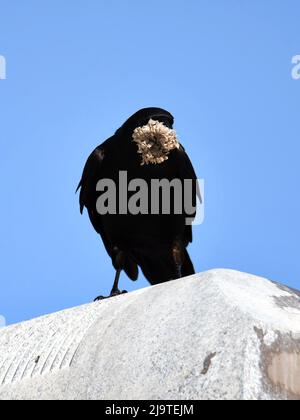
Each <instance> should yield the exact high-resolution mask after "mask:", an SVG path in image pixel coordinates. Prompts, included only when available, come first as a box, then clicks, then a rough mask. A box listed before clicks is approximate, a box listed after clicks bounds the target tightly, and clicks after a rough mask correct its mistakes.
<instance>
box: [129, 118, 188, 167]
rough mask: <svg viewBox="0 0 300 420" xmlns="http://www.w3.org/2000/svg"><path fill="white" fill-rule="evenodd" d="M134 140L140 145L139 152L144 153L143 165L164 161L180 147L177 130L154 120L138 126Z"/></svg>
mask: <svg viewBox="0 0 300 420" xmlns="http://www.w3.org/2000/svg"><path fill="white" fill-rule="evenodd" d="M133 141H134V142H135V143H136V144H137V145H138V153H139V154H140V155H142V163H141V165H148V164H160V163H163V162H165V161H166V160H168V159H169V157H168V155H169V153H170V152H171V151H172V150H174V149H179V147H180V145H179V141H178V138H177V134H176V131H175V130H171V129H170V128H168V127H166V126H165V125H164V124H163V123H161V122H159V121H154V120H150V121H149V122H148V124H147V125H145V126H143V127H138V128H136V129H135V130H134V132H133Z"/></svg>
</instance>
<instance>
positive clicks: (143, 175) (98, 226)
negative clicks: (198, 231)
mask: <svg viewBox="0 0 300 420" xmlns="http://www.w3.org/2000/svg"><path fill="white" fill-rule="evenodd" d="M173 124H174V118H173V116H172V115H171V114H170V113H169V112H168V111H165V110H164V109H161V108H145V109H142V110H140V111H138V112H137V113H135V114H134V115H133V116H132V117H130V118H129V119H128V120H127V121H126V122H125V123H124V124H123V125H122V126H121V127H120V128H119V129H118V130H117V131H116V133H115V134H114V135H113V136H112V137H110V138H109V139H108V140H106V141H105V142H104V143H103V144H101V145H100V146H98V147H97V148H96V149H95V150H94V151H93V152H92V154H91V155H90V157H89V158H88V160H87V162H86V165H85V168H84V171H83V175H82V178H81V181H80V183H79V186H78V189H77V191H78V190H80V211H81V213H82V212H83V210H84V208H86V209H87V211H88V214H89V218H90V221H91V223H92V225H93V227H94V229H95V230H96V232H97V233H98V234H99V235H100V236H101V237H102V240H103V243H104V246H105V248H106V251H107V253H108V255H109V256H110V258H111V260H112V264H113V266H114V268H115V269H116V277H115V281H114V284H113V288H112V291H111V295H110V296H116V295H119V294H121V293H126V291H123V292H121V291H120V290H119V287H118V283H119V278H120V274H121V272H122V271H124V272H125V273H126V274H127V275H128V277H129V278H130V279H131V280H133V281H135V280H137V278H138V267H140V269H141V270H142V272H143V274H144V275H145V277H146V278H147V280H148V281H149V282H150V284H152V285H154V284H158V283H162V282H166V281H169V280H172V279H177V278H180V277H184V276H188V275H192V274H194V273H195V271H194V267H193V264H192V261H191V259H190V256H189V254H188V251H187V246H188V245H189V243H191V242H192V226H191V224H192V221H193V219H194V218H195V215H196V200H197V194H198V195H199V190H198V184H197V177H196V174H195V171H194V169H193V166H192V164H191V161H190V159H189V157H188V155H187V153H186V152H185V150H184V148H183V146H182V145H181V144H180V142H179V140H178V138H177V134H176V132H175V130H173ZM187 186H189V188H188V187H187ZM187 190H188V191H187ZM199 196H200V195H199ZM97 299H103V297H99V298H97Z"/></svg>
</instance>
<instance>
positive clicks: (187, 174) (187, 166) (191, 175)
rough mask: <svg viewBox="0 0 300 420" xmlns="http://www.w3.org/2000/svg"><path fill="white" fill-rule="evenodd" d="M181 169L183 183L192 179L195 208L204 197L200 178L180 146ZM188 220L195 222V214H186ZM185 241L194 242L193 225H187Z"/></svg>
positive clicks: (180, 175) (180, 176)
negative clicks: (199, 182) (200, 186)
mask: <svg viewBox="0 0 300 420" xmlns="http://www.w3.org/2000/svg"><path fill="white" fill-rule="evenodd" d="M178 168H179V179H181V181H182V182H184V180H185V179H191V180H193V197H192V199H193V206H196V204H197V198H198V199H199V201H200V203H202V197H201V192H200V189H199V184H198V178H197V175H196V172H195V170H194V167H193V165H192V162H191V160H190V158H189V156H188V154H187V153H186V151H185V149H184V147H183V146H182V145H180V164H179V165H178ZM186 217H187V218H190V219H191V220H194V219H195V217H196V212H195V214H192V215H188V214H186ZM185 239H186V241H188V242H192V241H193V231H192V225H186V228H185Z"/></svg>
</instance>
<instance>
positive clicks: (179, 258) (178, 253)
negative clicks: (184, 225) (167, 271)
mask: <svg viewBox="0 0 300 420" xmlns="http://www.w3.org/2000/svg"><path fill="white" fill-rule="evenodd" d="M172 257H173V261H174V264H175V273H174V280H176V279H180V278H181V277H182V266H183V263H184V246H183V243H182V241H181V240H180V239H176V240H175V241H174V242H173V245H172Z"/></svg>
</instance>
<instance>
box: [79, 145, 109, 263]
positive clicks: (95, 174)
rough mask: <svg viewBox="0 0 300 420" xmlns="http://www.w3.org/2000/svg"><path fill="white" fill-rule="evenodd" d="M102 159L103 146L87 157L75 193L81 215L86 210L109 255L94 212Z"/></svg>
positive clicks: (99, 219)
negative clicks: (78, 193) (77, 197)
mask: <svg viewBox="0 0 300 420" xmlns="http://www.w3.org/2000/svg"><path fill="white" fill-rule="evenodd" d="M104 158H105V151H104V148H103V145H101V146H99V147H97V148H96V149H95V150H94V151H93V153H92V154H91V155H90V156H89V158H88V160H87V162H86V164H85V167H84V170H83V174H82V178H81V180H80V182H79V185H78V187H77V190H76V192H78V191H79V190H80V196H79V204H80V213H81V214H82V213H83V210H84V208H86V209H87V210H88V214H89V218H90V221H91V223H92V225H93V227H94V229H95V230H96V232H97V233H99V235H101V237H102V240H103V243H104V246H105V248H106V251H107V252H108V254H109V255H110V253H111V246H110V241H109V239H108V238H107V236H106V234H105V232H104V229H103V224H102V219H101V216H100V215H99V214H98V213H97V211H96V199H97V195H96V194H97V191H96V186H97V183H98V182H99V181H100V179H101V178H102V164H103V160H104Z"/></svg>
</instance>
